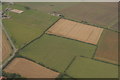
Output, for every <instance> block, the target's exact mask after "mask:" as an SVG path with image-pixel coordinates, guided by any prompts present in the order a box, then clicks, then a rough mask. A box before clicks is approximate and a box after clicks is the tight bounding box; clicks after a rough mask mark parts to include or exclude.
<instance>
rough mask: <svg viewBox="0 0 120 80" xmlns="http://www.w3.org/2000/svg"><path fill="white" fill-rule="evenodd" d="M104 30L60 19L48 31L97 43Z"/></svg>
mask: <svg viewBox="0 0 120 80" xmlns="http://www.w3.org/2000/svg"><path fill="white" fill-rule="evenodd" d="M102 31H103V29H102V28H97V27H94V26H90V25H85V24H81V23H77V22H74V21H69V20H66V19H60V20H59V21H58V22H56V23H55V24H54V25H53V26H52V27H51V28H50V29H49V30H48V31H47V33H48V34H54V35H58V36H62V37H67V38H71V39H75V40H79V41H83V42H87V43H91V44H97V42H98V41H99V38H100V36H101V33H102Z"/></svg>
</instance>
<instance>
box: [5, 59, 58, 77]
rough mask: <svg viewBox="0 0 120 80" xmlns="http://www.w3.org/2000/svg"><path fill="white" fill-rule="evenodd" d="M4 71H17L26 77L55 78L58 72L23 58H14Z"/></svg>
mask: <svg viewBox="0 0 120 80" xmlns="http://www.w3.org/2000/svg"><path fill="white" fill-rule="evenodd" d="M4 71H5V72H9V73H17V74H20V75H21V76H23V77H26V78H56V77H57V76H58V75H59V73H58V72H54V71H52V70H50V69H47V68H45V67H43V66H40V65H38V64H36V63H34V62H32V61H29V60H27V59H24V58H15V59H14V60H13V61H12V62H11V63H10V64H9V65H8V66H7V67H6V68H5V69H4Z"/></svg>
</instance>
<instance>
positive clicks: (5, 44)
mask: <svg viewBox="0 0 120 80" xmlns="http://www.w3.org/2000/svg"><path fill="white" fill-rule="evenodd" d="M11 53H12V48H11V45H10V43H9V40H8V39H7V36H6V35H5V33H4V32H3V31H2V61H4V60H5V59H7V58H8V57H9V56H10V54H11Z"/></svg>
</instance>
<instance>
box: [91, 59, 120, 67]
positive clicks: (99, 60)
mask: <svg viewBox="0 0 120 80" xmlns="http://www.w3.org/2000/svg"><path fill="white" fill-rule="evenodd" d="M92 60H95V61H99V62H102V63H107V64H112V65H115V66H120V64H114V63H110V62H107V61H102V60H98V59H95V58H93V59H92Z"/></svg>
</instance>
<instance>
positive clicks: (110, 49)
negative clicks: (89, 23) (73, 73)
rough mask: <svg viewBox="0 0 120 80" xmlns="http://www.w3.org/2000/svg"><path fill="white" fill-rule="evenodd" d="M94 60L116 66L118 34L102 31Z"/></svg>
mask: <svg viewBox="0 0 120 80" xmlns="http://www.w3.org/2000/svg"><path fill="white" fill-rule="evenodd" d="M95 58H96V59H98V60H102V61H106V62H110V63H114V64H118V33H117V32H113V31H109V30H104V32H103V34H102V36H101V38H100V41H99V43H98V48H97V51H96V55H95Z"/></svg>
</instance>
